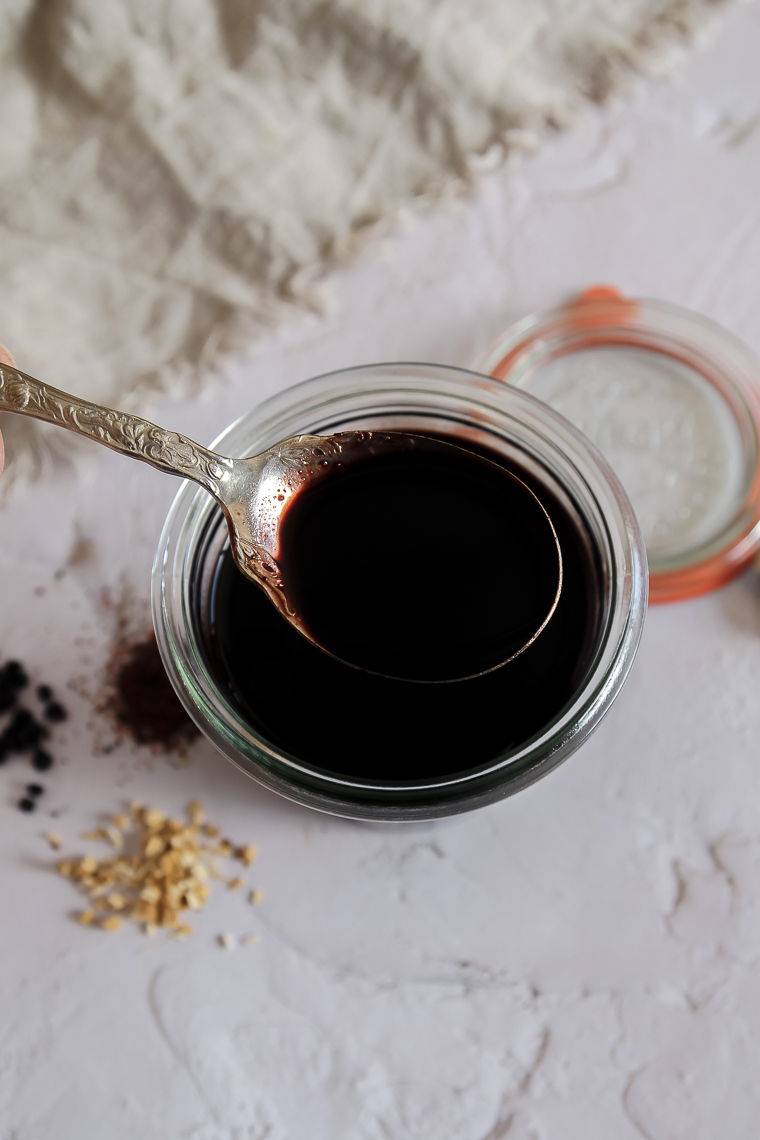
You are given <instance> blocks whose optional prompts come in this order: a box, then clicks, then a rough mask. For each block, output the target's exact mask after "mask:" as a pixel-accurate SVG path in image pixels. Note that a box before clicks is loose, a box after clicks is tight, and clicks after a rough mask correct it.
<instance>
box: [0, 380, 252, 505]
mask: <svg viewBox="0 0 760 1140" xmlns="http://www.w3.org/2000/svg"><path fill="white" fill-rule="evenodd" d="M0 412H18V413H19V414H20V415H22V416H31V417H32V418H33V419H36V420H44V421H45V422H46V423H49V424H57V425H58V427H64V428H68V430H69V431H74V432H77V433H78V434H79V435H84V436H87V438H88V439H94V440H95V441H96V442H97V443H102V444H104V445H105V446H106V447H110V448H111V449H112V450H113V451H120V452H122V453H123V454H124V455H131V456H132V457H133V458H134V459H141V460H142V461H143V463H149V464H150V465H151V467H157V468H158V470H159V471H166V472H168V473H169V474H170V475H179V476H180V478H181V479H193V480H194V481H195V482H196V483H200V485H201V486H202V487H205V489H206V490H207V491H210V492H211V494H212V495H213V496H214V497H215V498H217V499H218V498H220V495H221V485H222V482H223V480H224V478H225V476H226V475H227V474H228V473H229V472H230V471H231V469H232V466H233V461H232V460H231V459H227V458H225V456H223V455H217V454H216V453H215V452H213V451H209V450H208V449H207V448H205V447H201V445H200V444H198V443H194V442H193V440H191V439H188V438H187V437H186V436H184V435H178V434H177V432H175V431H165V430H164V428H160V427H157V426H156V424H152V423H150V422H149V421H148V420H144V419H142V418H141V417H140V416H130V415H128V414H127V413H126V412H116V411H114V410H113V409H112V408H103V407H101V406H100V405H99V404H91V403H90V402H89V401H88V400H80V399H79V397H78V396H71V395H69V393H68V392H59V391H58V389H57V388H50V387H49V386H48V385H47V384H42V383H41V382H40V381H39V380H35V379H34V377H33V376H27V375H26V373H24V372H20V371H19V370H18V369H17V368H11V367H10V366H9V365H7V364H0Z"/></svg>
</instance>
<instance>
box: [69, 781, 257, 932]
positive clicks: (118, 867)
mask: <svg viewBox="0 0 760 1140" xmlns="http://www.w3.org/2000/svg"><path fill="white" fill-rule="evenodd" d="M187 815H188V820H189V823H183V822H182V821H181V820H178V819H169V818H167V816H166V814H165V813H164V812H162V811H159V810H158V809H156V808H150V807H144V806H143V805H142V804H140V803H139V802H138V801H134V802H133V803H132V805H131V809H130V815H127V814H126V813H121V814H118V815H115V816H113V817H112V823H111V825H110V826H109V827H107V828H97V829H96V830H95V831H91V832H88V833H87V835H86V838H87V839H93V840H104V841H108V842H110V843H111V845H112V846H113V847H114V848H116V850H117V851H118V852H119V854H118V855H114V856H113V857H111V858H109V859H103V860H98V859H96V857H95V856H94V855H89V854H88V855H85V856H83V857H81V858H79V859H60V860H59V861H58V863H57V867H58V871H59V873H60V874H61V875H64V876H65V877H66V878H69V879H71V880H72V881H74V882H75V883H76V884H77V886H78V887H79V888H80V890H82V891H84V892H85V893H86V894H88V895H89V897H90V899H91V901H92V906H93V908H94V909H90V910H86V911H83V912H82V913H81V914H80V916H79V921H80V922H81V923H82V924H83V925H85V926H88V925H91V924H92V923H93V922H94V921H95V917H96V914H95V912H96V910H98V911H100V912H101V913H102V912H104V911H105V912H106V913H105V915H104V916H103V918H102V919H101V920H100V927H101V929H103V930H107V931H115V930H118V929H119V928H120V927H121V926H122V924H123V920H124V919H128V920H129V921H131V922H135V923H140V924H141V925H142V927H143V930H144V932H145V933H146V934H154V933H155V932H156V931H157V930H158V929H159V928H160V927H163V928H164V929H169V930H171V931H172V933H173V935H174V936H175V937H177V938H186V937H188V936H189V935H190V934H191V933H192V932H193V928H192V926H190V925H189V924H188V923H186V922H185V921H184V918H183V916H184V915H185V914H186V912H187V911H198V910H201V909H202V908H203V907H204V906H205V904H206V902H207V901H208V899H209V896H210V894H211V888H210V885H209V883H208V880H209V878H212V879H219V880H221V881H222V882H225V883H227V885H228V886H229V887H230V889H232V890H237V889H238V888H239V887H241V886H242V885H243V880H242V878H240V877H237V878H232V879H230V878H228V877H227V876H225V875H223V874H222V873H221V872H220V871H219V870H218V868H217V867H216V865H215V857H216V856H221V857H224V858H230V857H233V856H234V857H235V858H237V859H238V860H239V861H240V862H242V863H244V864H245V865H246V866H250V864H251V863H252V861H253V859H254V858H255V855H256V847H255V846H253V844H248V845H246V846H242V847H235V846H233V844H232V843H231V842H230V840H229V839H223V840H221V841H217V842H215V843H209V844H206V843H203V842H201V838H202V836H203V837H207V838H209V839H216V838H217V836H218V835H219V829H218V828H216V827H213V826H212V825H211V824H204V813H203V808H202V806H201V804H200V802H199V801H197V800H196V801H193V803H192V804H190V805H189V806H188V811H187ZM124 832H127V833H128V834H127V839H129V833H132V835H133V836H134V840H136V842H135V843H134V846H133V848H132V849H133V850H136V854H128V853H127V852H126V850H125V849H124V845H125V835H124V834H123V833H124ZM135 832H136V835H135ZM55 838H56V839H57V838H58V837H57V836H56V837H55ZM48 841H49V842H50V839H49V837H48ZM51 845H52V844H51ZM114 911H118V912H119V913H118V915H117V914H114ZM251 937H253V936H251ZM220 941H221V942H222V945H225V946H226V948H227V949H233V948H234V946H236V945H237V940H236V939H235V938H234V936H233V935H229V936H227V935H224V936H221V937H220ZM228 943H229V944H228Z"/></svg>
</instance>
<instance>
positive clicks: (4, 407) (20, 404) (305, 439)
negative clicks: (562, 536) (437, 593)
mask: <svg viewBox="0 0 760 1140" xmlns="http://www.w3.org/2000/svg"><path fill="white" fill-rule="evenodd" d="M0 411H5V412H16V413H18V414H20V415H25V416H32V417H33V418H34V419H38V420H44V421H45V422H47V423H51V424H57V425H58V426H59V427H64V428H67V429H68V430H69V431H73V432H77V433H78V434H79V435H83V436H86V437H88V438H89V439H93V440H95V441H97V442H98V443H102V444H104V445H105V446H106V447H110V448H111V449H112V450H113V451H119V452H122V453H123V454H124V455H130V456H131V457H132V458H133V459H140V460H142V461H143V462H144V463H149V464H150V465H151V466H152V467H156V468H157V469H158V470H159V471H165V472H167V473H168V474H170V475H179V476H180V477H181V478H184V479H191V480H193V481H194V482H196V483H198V484H200V486H201V487H203V488H204V490H206V491H208V492H209V494H210V495H212V496H213V497H214V499H215V500H216V502H217V503H218V504H219V506H220V507H221V509H222V511H223V512H224V516H225V518H226V520H227V526H228V529H229V535H230V546H231V553H232V557H233V558H234V560H235V563H236V564H237V566H238V568H239V569H240V570H241V571H242V572H243V574H245V575H246V576H247V577H248V578H250V579H251V580H252V581H254V582H255V583H256V584H257V585H258V586H260V587H261V588H262V589H263V590H264V591H265V592H266V593H267V595H268V596H269V598H270V599H271V601H272V602H273V603H274V605H275V606H276V607H277V609H278V610H279V611H280V613H281V614H282V615H283V617H284V618H285V619H286V620H287V621H288V622H290V623H291V624H292V625H293V626H295V627H296V628H297V629H298V630H299V632H300V633H301V634H303V635H304V636H305V637H307V638H308V639H309V640H310V641H312V642H313V643H314V644H315V645H317V646H318V647H319V648H320V649H323V650H324V651H325V652H327V653H329V654H330V655H331V656H334V657H337V658H338V659H339V660H342V661H344V662H346V663H347V664H349V665H352V666H355V667H357V668H362V669H365V670H367V671H369V672H378V673H380V674H381V675H382V676H387V677H392V678H394V679H402V680H415V681H435V682H437V681H453V680H462V679H466V678H470V677H473V676H477V675H480V674H482V673H485V672H490V671H491V670H492V669H495V668H499V667H500V666H501V665H503V664H505V663H506V662H507V661H511V660H512V659H513V658H514V657H516V656H518V654H520V653H522V652H523V650H525V649H526V648H527V647H528V646H529V645H530V644H532V642H533V641H535V639H536V638H537V637H538V635H539V634H540V633H541V631H542V629H543V628H544V627H545V626H546V624H547V622H548V621H549V619H550V618H551V616H552V614H553V613H554V610H555V608H556V606H557V602H558V601H559V596H560V592H561V589H562V555H561V551H560V548H559V542H558V540H557V535H556V533H555V531H554V527H553V525H552V522H551V519H550V518H549V516H548V514H547V513H546V511H545V510H544V508H543V506H542V505H541V503H540V502H539V500H538V499H537V498H536V496H535V495H534V494H533V492H532V491H530V490H529V489H528V488H527V487H526V486H525V484H524V483H522V482H521V481H520V480H519V479H517V478H516V476H512V475H510V474H509V473H508V472H505V471H504V469H503V468H501V467H499V466H498V465H496V464H492V463H490V462H489V461H488V460H486V459H481V458H480V457H474V456H470V455H469V453H468V452H466V451H464V450H463V449H462V448H459V447H457V446H456V445H455V444H450V443H447V442H444V441H441V440H437V439H430V438H428V437H425V436H421V435H413V434H408V433H401V432H375V431H371V432H370V431H348V432H341V433H339V434H336V435H331V436H316V435H301V436H297V437H293V438H291V439H286V440H283V441H282V442H281V443H278V444H276V445H275V446H274V447H270V448H269V449H268V450H267V451H264V452H262V453H261V454H260V455H253V456H250V457H248V458H246V459H229V458H227V457H225V456H223V455H218V454H216V452H213V451H209V450H208V449H207V448H205V447H202V446H201V445H200V444H197V443H194V442H193V441H192V440H191V439H187V438H186V437H185V436H183V435H179V434H177V433H176V432H171V431H165V430H164V429H163V428H160V427H157V426H156V425H155V424H152V423H149V422H148V421H147V420H143V419H141V418H140V417H138V416H132V415H128V414H127V413H125V412H117V411H113V410H112V409H109V408H104V407H100V406H99V405H97V404H92V403H89V402H88V401H87V400H81V399H79V398H78V397H76V396H71V395H69V394H68V393H66V392H60V391H58V390H56V389H55V388H51V387H49V386H48V385H46V384H42V383H41V382H40V381H39V380H35V379H34V378H33V377H31V376H27V375H26V374H25V373H23V372H20V371H19V370H18V369H17V368H13V367H11V366H10V365H7V364H3V363H0ZM420 451H426V452H431V453H434V454H435V456H437V457H439V458H440V457H441V456H444V457H449V458H451V457H452V456H453V457H458V460H459V461H460V462H461V457H462V456H463V455H466V456H469V457H470V459H472V460H473V461H475V462H477V463H479V464H481V465H485V466H486V467H488V468H493V469H495V470H496V471H498V472H499V475H500V476H501V477H505V476H506V477H507V478H508V479H513V480H514V483H515V492H516V494H517V495H518V498H519V500H520V510H521V511H522V512H523V514H524V513H525V512H528V515H529V516H530V518H529V521H530V525H531V527H532V528H533V529H534V531H535V534H536V536H537V538H536V542H537V543H538V544H539V546H540V547H541V549H540V552H539V553H537V555H536V557H537V558H538V559H539V561H540V563H541V566H540V577H541V587H540V590H537V589H536V587H535V580H536V575H535V573H533V570H532V569H531V568H528V570H527V578H526V574H525V573H522V570H521V573H522V577H521V578H519V581H520V582H521V583H526V582H527V586H528V588H527V589H525V590H523V592H524V593H525V594H526V595H527V594H530V595H531V599H530V604H527V603H525V602H524V599H522V598H519V597H516V598H515V618H514V621H513V620H512V618H511V617H509V618H508V620H507V622H506V624H505V623H504V622H502V627H501V628H500V629H499V630H498V636H496V634H495V633H494V630H493V629H489V630H488V634H487V637H486V640H487V642H488V644H487V645H486V646H485V648H484V646H482V645H473V646H470V645H469V644H468V642H467V637H466V636H465V639H464V641H463V642H462V644H463V645H465V647H466V648H465V650H463V655H460V656H459V657H458V658H456V663H454V659H452V661H451V662H449V663H448V664H446V665H442V664H440V662H441V661H442V659H443V658H442V657H441V655H440V654H433V655H432V656H431V655H430V654H428V659H429V660H433V658H435V662H434V664H433V665H432V666H431V667H429V666H428V665H421V664H420V660H421V658H419V655H418V657H417V658H415V657H414V646H412V654H411V658H410V660H412V664H409V663H408V661H407V660H405V658H407V657H408V656H409V655H408V654H407V652H406V651H407V649H408V648H409V647H408V646H407V647H404V646H399V654H398V661H397V662H396V656H395V653H394V647H395V644H396V643H395V642H390V643H389V644H387V645H385V646H382V647H381V652H380V656H379V657H378V658H377V659H378V660H381V661H383V662H384V663H385V664H384V665H383V667H382V668H377V669H373V668H372V667H371V665H368V663H367V662H368V658H367V656H366V653H364V650H363V649H357V650H356V652H354V651H353V650H352V649H351V648H350V646H351V645H352V644H353V643H354V641H355V643H356V645H357V646H361V643H362V637H363V631H362V630H361V629H356V630H355V634H356V636H355V638H354V631H353V630H352V631H351V636H350V638H349V640H348V642H346V641H345V640H344V641H342V642H341V641H333V640H332V638H331V630H330V629H329V628H326V627H325V626H324V625H323V626H322V627H320V628H319V629H315V628H314V627H313V625H311V624H310V623H309V620H308V613H305V612H304V611H303V605H302V603H300V602H299V601H298V600H297V598H298V597H299V595H298V591H297V590H294V588H292V587H293V583H292V582H289V580H288V576H287V574H284V573H283V565H282V558H281V537H282V523H283V519H284V518H285V516H286V514H287V511H288V508H289V507H290V506H291V505H292V504H293V502H294V500H295V499H296V498H297V497H298V496H299V495H300V494H301V493H302V492H304V491H305V490H307V489H310V488H313V487H315V486H316V485H317V484H319V483H320V481H322V480H325V479H327V478H332V477H333V476H334V475H335V474H336V473H337V472H338V469H342V471H341V474H346V472H348V471H349V470H350V469H353V468H354V467H355V465H357V464H360V463H362V462H363V461H366V460H368V459H372V458H377V457H378V456H383V455H384V454H385V455H389V454H391V453H392V454H394V455H398V454H399V453H409V454H411V453H416V454H419V452H420ZM423 509H424V505H423ZM465 524H466V520H462V519H457V520H454V519H452V520H451V535H450V539H451V556H452V557H451V566H450V568H444V570H445V572H447V573H449V574H450V577H451V588H452V589H453V590H457V589H461V590H465V589H467V590H470V591H472V590H473V588H474V589H475V590H477V578H475V581H474V582H473V581H472V580H470V581H467V579H466V575H465V573H463V572H462V569H460V567H458V566H457V565H456V556H457V555H459V556H461V555H462V553H463V551H464V549H465V534H464V532H466V525H465ZM466 540H467V541H468V542H470V543H471V542H472V536H471V535H467V536H466ZM530 553H531V552H527V555H528V556H530ZM302 555H303V557H302V558H301V562H302V563H303V562H304V561H307V560H308V550H305V551H303V552H302ZM378 556H379V557H381V558H382V559H384V561H385V562H386V563H387V572H388V574H396V575H398V574H399V573H403V572H404V551H403V549H402V550H399V549H398V546H397V545H394V544H393V541H392V536H388V538H387V541H386V543H385V546H384V548H383V547H381V548H380V550H379V551H378ZM520 556H521V557H522V555H520ZM299 557H301V556H300V555H299ZM303 571H304V566H303V565H302V564H301V565H299V571H298V573H299V576H300V577H304V572H303ZM306 571H307V572H308V566H307V567H306ZM330 572H331V573H332V571H330ZM334 574H335V575H336V576H339V575H340V574H341V567H340V566H335V568H334ZM516 580H518V579H512V581H516ZM507 581H509V579H507V578H505V583H506V582H507ZM421 586H422V587H423V588H424V583H422V584H421ZM414 588H415V589H418V588H420V584H419V583H418V584H415V586H414ZM516 592H519V591H516ZM412 600H413V601H414V599H412ZM420 604H421V603H420ZM486 606H487V600H485V601H484V604H483V609H484V613H485V607H486ZM486 617H487V615H486ZM346 620H348V621H349V623H350V620H351V618H350V615H349V616H348V618H347V617H346V615H345V614H343V615H340V614H336V622H337V623H338V624H340V622H341V621H342V622H343V625H344V627H345V623H346ZM486 627H487V621H486V623H485V625H484V626H483V628H486ZM425 628H428V629H431V628H434V626H433V627H431V626H430V624H428V626H427V627H425ZM373 636H375V637H377V633H376V632H375V634H373ZM381 636H382V635H381ZM389 636H390V635H389ZM411 636H414V634H413V633H412V635H411ZM393 637H396V634H394V635H393ZM346 645H348V646H349V648H348V649H346V648H345V646H346ZM336 646H337V647H338V648H337V649H336ZM251 650H252V652H256V647H255V646H252V647H251ZM444 656H445V655H444ZM371 657H372V654H371V653H370V659H371Z"/></svg>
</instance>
